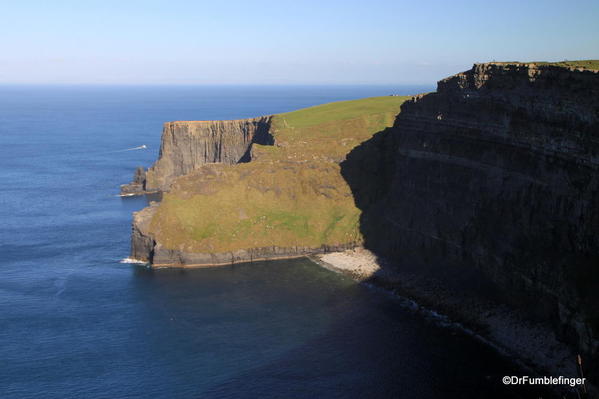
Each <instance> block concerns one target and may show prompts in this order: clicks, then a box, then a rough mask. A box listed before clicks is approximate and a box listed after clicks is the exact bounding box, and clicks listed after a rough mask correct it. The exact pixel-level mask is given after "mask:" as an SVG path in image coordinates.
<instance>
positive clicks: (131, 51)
mask: <svg viewBox="0 0 599 399" xmlns="http://www.w3.org/2000/svg"><path fill="white" fill-rule="evenodd" d="M1 1H2V6H1V7H0V10H1V11H0V83H4V84H6V83H8V84H22V83H25V84H177V85H190V84H248V85H284V84H294V85H295V84H305V85H320V84H431V83H434V82H436V81H437V80H439V79H441V78H443V77H446V76H449V75H452V74H454V73H457V72H460V71H463V70H466V69H469V68H470V67H471V66H472V64H473V63H475V62H485V61H493V60H497V61H507V60H509V61H512V60H520V61H535V60H536V61H538V60H548V61H561V60H565V59H568V60H572V59H591V58H594V59H599V22H598V21H599V1H598V0H592V1H585V0H569V1H563V0H559V1H557V0H518V1H512V0H501V1H477V0H470V1H461V0H452V1H449V0H438V1H435V0H429V1H427V0H410V1H404V0H361V1H354V0H320V1H312V0H294V1H287V0H276V1H270V0H258V1H250V0H246V1H240V0H213V1H201V0H196V1H182V0H168V1H153V0H143V1H136V0H118V1H113V0H101V1H96V0H78V1H61V0H55V1H47V0H43V1H29V0H19V1H9V0H1Z"/></svg>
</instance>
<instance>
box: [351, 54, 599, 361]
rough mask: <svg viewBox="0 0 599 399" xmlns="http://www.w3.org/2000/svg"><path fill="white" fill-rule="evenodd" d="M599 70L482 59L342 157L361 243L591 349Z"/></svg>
mask: <svg viewBox="0 0 599 399" xmlns="http://www.w3.org/2000/svg"><path fill="white" fill-rule="evenodd" d="M598 156H599V73H598V72H597V71H589V70H577V69H574V68H562V67H555V66H549V65H545V66H543V65H534V64H495V63H491V64H478V65H475V66H474V67H473V69H471V70H469V71H467V72H464V73H460V74H457V75H455V76H452V77H450V78H447V79H444V80H442V81H440V82H439V84H438V90H437V92H436V93H430V94H426V95H421V96H417V97H415V98H414V99H413V100H411V101H408V102H406V103H405V104H404V105H403V106H402V111H401V113H400V114H399V115H398V117H397V119H396V121H395V124H394V126H393V127H392V128H389V129H387V130H385V131H383V132H381V133H379V134H377V135H375V136H374V137H373V138H372V139H371V140H368V141H367V142H365V143H363V144H362V145H361V146H359V147H357V148H356V149H354V150H353V151H352V152H351V153H350V154H349V155H348V158H347V160H346V161H345V162H344V163H343V164H342V173H343V175H344V177H345V178H346V180H347V181H348V183H349V184H350V186H351V188H352V191H353V193H354V197H355V200H356V204H357V206H358V207H359V208H360V209H362V211H363V213H362V216H361V231H362V234H363V235H364V239H365V245H366V247H367V248H369V249H371V250H374V251H375V252H376V253H377V254H379V255H380V256H384V257H385V258H389V259H392V260H393V261H394V263H395V265H396V267H398V268H402V269H410V270H412V271H416V272H418V273H423V274H427V275H430V276H432V277H434V278H437V279H438V280H440V281H442V284H444V285H445V286H446V287H448V288H450V289H452V290H454V291H455V292H459V291H460V290H474V291H476V290H479V291H480V292H481V295H485V296H487V297H493V298H494V299H497V300H500V301H502V302H505V303H509V304H511V305H512V306H515V307H517V308H520V309H527V311H529V314H531V315H532V316H534V317H536V318H537V319H539V320H542V321H547V322H550V323H552V325H553V326H554V328H555V329H556V331H557V332H558V333H559V334H560V336H561V337H562V338H563V339H565V340H567V341H569V342H571V343H572V344H573V345H574V346H575V347H576V348H577V349H578V350H580V351H581V352H583V353H585V354H586V355H587V356H589V357H592V358H595V359H596V358H597V352H598V346H599V342H598V341H597V338H598V331H599V235H598V234H597V231H598V228H599V174H598V167H599V158H598Z"/></svg>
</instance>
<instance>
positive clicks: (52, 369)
mask: <svg viewBox="0 0 599 399" xmlns="http://www.w3.org/2000/svg"><path fill="white" fill-rule="evenodd" d="M430 89H431V87H419V88H415V87H402V88H394V87H303V88H302V87H270V88H269V87H262V88H258V87H203V88H202V87H190V88H181V87H51V86H47V87H32V86H30V87H16V86H12V87H8V86H5V87H0V149H1V156H0V183H1V184H0V222H1V223H0V272H1V274H0V398H46V399H50V398H61V399H62V398H107V399H108V398H110V399H114V398H447V397H506V396H510V395H511V394H512V392H511V391H506V390H505V389H504V388H503V387H502V386H501V384H499V377H500V376H502V375H503V374H504V373H507V372H508V371H510V370H512V368H511V366H510V365H509V364H508V363H506V362H505V361H503V360H502V359H500V358H499V357H498V356H497V355H495V354H494V353H493V352H492V351H491V350H489V349H487V348H485V347H483V346H481V345H480V344H479V343H477V342H475V341H473V340H472V339H470V338H468V337H466V336H464V335H462V334H460V333H456V332H455V331H452V330H449V329H444V328H440V327H438V326H436V325H435V324H434V323H431V322H428V321H426V320H424V319H422V318H421V317H420V316H418V315H416V314H413V313H411V312H409V311H408V310H406V309H404V308H402V306H401V304H400V302H399V301H397V300H394V299H393V298H392V297H390V296H387V295H384V294H382V293H380V292H376V291H374V290H372V289H368V288H366V287H364V286H360V285H358V284H356V283H354V282H353V281H351V280H349V279H347V278H345V277H342V276H339V275H337V274H334V273H332V272H329V271H327V270H324V269H322V268H320V267H319V266H317V265H314V264H312V263H311V262H310V261H308V260H290V261H280V262H270V263H268V262H266V263H256V264H252V265H238V266H234V267H233V266H232V267H220V268H214V269H202V270H186V271H183V270H150V269H147V268H145V267H143V266H139V265H130V264H123V263H119V260H121V259H123V258H125V257H126V256H127V255H128V251H129V233H130V221H131V213H132V212H133V211H136V210H138V209H140V208H142V207H144V206H145V205H146V199H145V198H139V197H138V198H120V197H118V196H117V194H118V186H119V184H121V183H125V182H128V181H129V180H130V178H131V175H132V172H133V170H134V168H135V167H136V166H138V165H144V166H149V165H150V164H151V163H152V161H153V160H154V159H155V158H156V156H157V150H158V145H159V139H160V133H161V127H162V123H163V122H165V121H171V120H186V119H231V118H244V117H251V116H257V115H263V114H271V113H278V112H282V111H289V110H293V109H297V108H301V107H305V106H310V105H315V104H320V103H324V102H330V101H336V100H343V99H351V98H359V97H365V96H373V95H386V94H389V93H402V94H408V93H417V92H422V91H429V90H430ZM142 144H146V145H147V146H148V149H147V150H132V151H123V150H125V149H128V148H132V147H136V146H140V145H142Z"/></svg>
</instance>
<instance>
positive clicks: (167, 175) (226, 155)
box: [145, 116, 272, 191]
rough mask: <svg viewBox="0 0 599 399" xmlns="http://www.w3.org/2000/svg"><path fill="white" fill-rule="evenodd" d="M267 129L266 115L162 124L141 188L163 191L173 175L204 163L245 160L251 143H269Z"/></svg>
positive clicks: (248, 155)
mask: <svg viewBox="0 0 599 399" xmlns="http://www.w3.org/2000/svg"><path fill="white" fill-rule="evenodd" d="M269 129H270V117H269V116H266V117H260V118H254V119H242V120H232V121H185V122H168V123H165V124H164V129H163V132H162V141H161V145H160V156H159V159H158V161H157V162H156V163H155V164H154V165H153V166H152V167H151V168H149V169H148V171H147V173H146V180H145V191H167V190H168V189H169V187H170V184H171V183H172V181H173V180H174V178H176V177H178V176H182V175H185V174H187V173H190V172H192V171H194V170H196V169H198V168H199V167H201V166H202V165H204V164H207V163H225V164H235V163H238V162H247V161H249V159H250V147H251V144H252V143H258V144H272V137H271V136H270V134H269Z"/></svg>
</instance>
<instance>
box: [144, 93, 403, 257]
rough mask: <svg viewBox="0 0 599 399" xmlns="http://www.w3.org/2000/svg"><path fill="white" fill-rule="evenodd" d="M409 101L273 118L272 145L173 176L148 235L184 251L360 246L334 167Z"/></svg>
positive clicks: (377, 101) (385, 100)
mask: <svg viewBox="0 0 599 399" xmlns="http://www.w3.org/2000/svg"><path fill="white" fill-rule="evenodd" d="M408 98H409V97H398V96H387V97H374V98H366V99H361V100H354V101H343V102H337V103H331V104H325V105H320V106H316V107H311V108H306V109H301V110H298V111H294V112H288V113H284V114H279V115H275V116H274V117H273V119H272V125H271V134H272V135H273V136H274V141H275V144H274V145H273V146H262V145H256V144H254V146H253V149H252V161H251V162H249V163H241V164H235V165H225V164H207V165H204V166H203V167H202V168H201V169H199V170H197V171H195V172H193V173H191V174H189V175H186V176H183V177H180V178H178V179H177V180H176V181H175V183H174V184H173V186H172V188H171V190H170V191H169V192H168V193H166V194H165V195H164V197H163V200H162V203H161V205H160V207H159V209H158V210H157V212H156V214H155V216H154V217H153V219H152V222H151V225H150V232H151V234H152V235H153V236H154V238H155V240H156V241H157V242H160V243H161V244H162V245H163V246H164V247H166V248H169V249H176V250H181V251H187V252H228V251H235V250H238V249H251V248H262V247H269V246H277V247H296V246H297V247H320V246H322V245H341V244H347V243H358V242H360V241H361V236H360V231H359V217H360V210H359V209H358V208H357V207H356V206H355V204H354V198H353V196H352V192H351V190H350V188H349V186H348V185H347V183H346V181H345V180H344V179H343V177H342V176H341V173H340V166H339V163H340V162H341V161H343V160H344V159H345V156H346V154H348V153H349V152H350V151H351V150H352V149H353V148H354V147H356V146H357V145H359V144H360V143H362V142H363V141H365V140H368V139H369V138H370V137H372V135H373V134H374V133H376V132H378V131H381V130H383V129H385V128H386V127H388V126H391V125H392V124H393V121H394V119H395V116H396V115H397V113H398V112H399V110H400V106H401V104H402V103H403V102H404V101H405V100H406V99H408Z"/></svg>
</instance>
